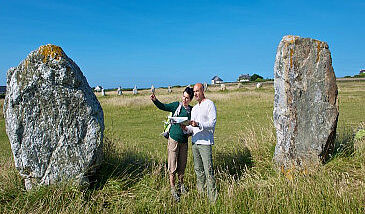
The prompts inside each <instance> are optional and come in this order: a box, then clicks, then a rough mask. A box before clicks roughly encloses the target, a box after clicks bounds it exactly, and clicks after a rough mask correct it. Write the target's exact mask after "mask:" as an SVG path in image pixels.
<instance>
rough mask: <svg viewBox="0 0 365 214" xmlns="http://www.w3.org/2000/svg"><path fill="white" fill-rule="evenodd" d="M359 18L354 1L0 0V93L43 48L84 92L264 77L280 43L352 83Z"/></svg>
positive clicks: (360, 42) (364, 18)
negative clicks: (301, 40) (77, 77)
mask: <svg viewBox="0 0 365 214" xmlns="http://www.w3.org/2000/svg"><path fill="white" fill-rule="evenodd" d="M364 11H365V1H364V0H353V1H352V0H349V1H343V0H340V1H338V0H333V1H326V0H325V1H312V0H307V1H286V0H280V1H275V0H271V1H270V0H267V1H260V0H258V1H253V0H247V1H244V0H241V1H230V0H224V1H201V0H194V1H183V0H179V1H174V0H169V1H158V0H154V1H145V0H144V1H138V0H128V1H112V0H103V1H93V0H89V1H83V0H81V1H74V0H72V1H71V0H63V1H54V0H47V1H42V0H40V1H37V0H32V1H29V0H27V1H21V0H14V1H10V0H0V85H6V72H7V70H8V69H9V68H10V67H16V66H18V65H19V64H20V62H21V61H22V60H24V59H25V58H26V56H27V55H28V54H29V53H30V52H31V51H33V50H36V49H38V47H39V46H41V45H46V44H54V45H57V46H60V47H61V48H62V49H63V50H64V52H65V53H66V54H67V55H68V56H69V57H70V58H71V59H73V61H74V62H76V64H77V65H78V66H79V67H80V69H81V71H82V72H83V74H84V75H85V77H86V78H87V80H88V82H89V85H90V86H91V87H94V86H96V85H101V86H103V87H104V88H116V87H119V86H121V87H122V88H131V87H134V85H136V86H137V87H138V88H144V87H150V86H151V85H154V86H155V87H167V86H168V85H187V84H194V83H196V82H207V83H210V81H211V79H212V77H214V76H215V75H217V76H219V77H221V78H222V79H223V80H224V81H235V80H236V79H237V78H238V76H239V75H240V74H251V75H252V74H254V73H256V74H259V75H261V76H263V77H264V78H273V76H274V70H273V67H274V62H275V55H276V49H277V46H278V44H279V42H280V40H281V39H282V37H283V36H285V35H297V36H300V37H306V38H307V37H310V38H313V39H318V40H321V41H325V42H327V43H328V45H329V49H330V51H331V54H332V64H333V68H334V71H335V74H336V76H337V77H343V76H347V75H351V76H353V75H355V74H358V73H359V71H360V69H365V27H364V26H365V25H364V23H365V15H364Z"/></svg>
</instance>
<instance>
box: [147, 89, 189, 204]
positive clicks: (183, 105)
mask: <svg viewBox="0 0 365 214" xmlns="http://www.w3.org/2000/svg"><path fill="white" fill-rule="evenodd" d="M193 96H194V91H193V89H192V88H190V87H186V88H185V90H184V92H183V97H182V102H178V101H176V102H172V103H168V104H164V103H161V102H160V101H159V100H158V99H157V98H156V96H155V94H152V95H151V96H150V98H151V100H152V101H153V103H154V104H155V105H156V106H157V108H159V109H161V110H163V111H169V112H172V113H173V114H174V113H175V112H176V111H178V112H176V113H177V114H176V116H177V117H188V119H189V120H190V117H191V109H192V106H190V105H189V104H190V102H191V100H192V99H193ZM188 137H189V135H187V134H184V132H183V130H182V129H181V127H180V125H179V124H172V125H171V127H170V131H169V137H168V144H167V165H168V169H169V179H170V186H171V195H172V197H173V198H174V200H176V201H179V200H180V197H179V194H178V192H179V193H180V194H184V193H186V189H185V186H184V183H183V181H184V172H185V167H186V161H187V157H188ZM176 173H177V175H178V178H179V188H178V191H176V188H175V174H176Z"/></svg>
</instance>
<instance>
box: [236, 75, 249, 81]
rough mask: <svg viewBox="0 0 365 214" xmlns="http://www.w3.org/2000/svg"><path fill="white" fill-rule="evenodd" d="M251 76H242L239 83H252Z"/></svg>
mask: <svg viewBox="0 0 365 214" xmlns="http://www.w3.org/2000/svg"><path fill="white" fill-rule="evenodd" d="M250 77H251V76H250V75H249V74H241V75H240V76H239V77H238V82H248V81H250Z"/></svg>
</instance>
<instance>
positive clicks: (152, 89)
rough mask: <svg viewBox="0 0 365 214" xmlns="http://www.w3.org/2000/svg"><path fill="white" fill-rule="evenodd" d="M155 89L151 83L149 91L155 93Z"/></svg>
mask: <svg viewBox="0 0 365 214" xmlns="http://www.w3.org/2000/svg"><path fill="white" fill-rule="evenodd" d="M155 91H156V89H155V86H153V85H152V86H151V93H152V94H154V93H155Z"/></svg>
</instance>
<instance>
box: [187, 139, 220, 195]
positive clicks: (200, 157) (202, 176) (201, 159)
mask: <svg viewBox="0 0 365 214" xmlns="http://www.w3.org/2000/svg"><path fill="white" fill-rule="evenodd" d="M192 151H193V157H194V170H195V174H196V187H197V189H198V191H199V192H203V191H204V188H205V187H206V189H207V194H208V198H209V200H210V201H212V202H214V201H215V200H216V199H217V196H218V192H217V188H216V185H215V178H214V170H213V159H212V146H211V145H199V144H193V146H192Z"/></svg>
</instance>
